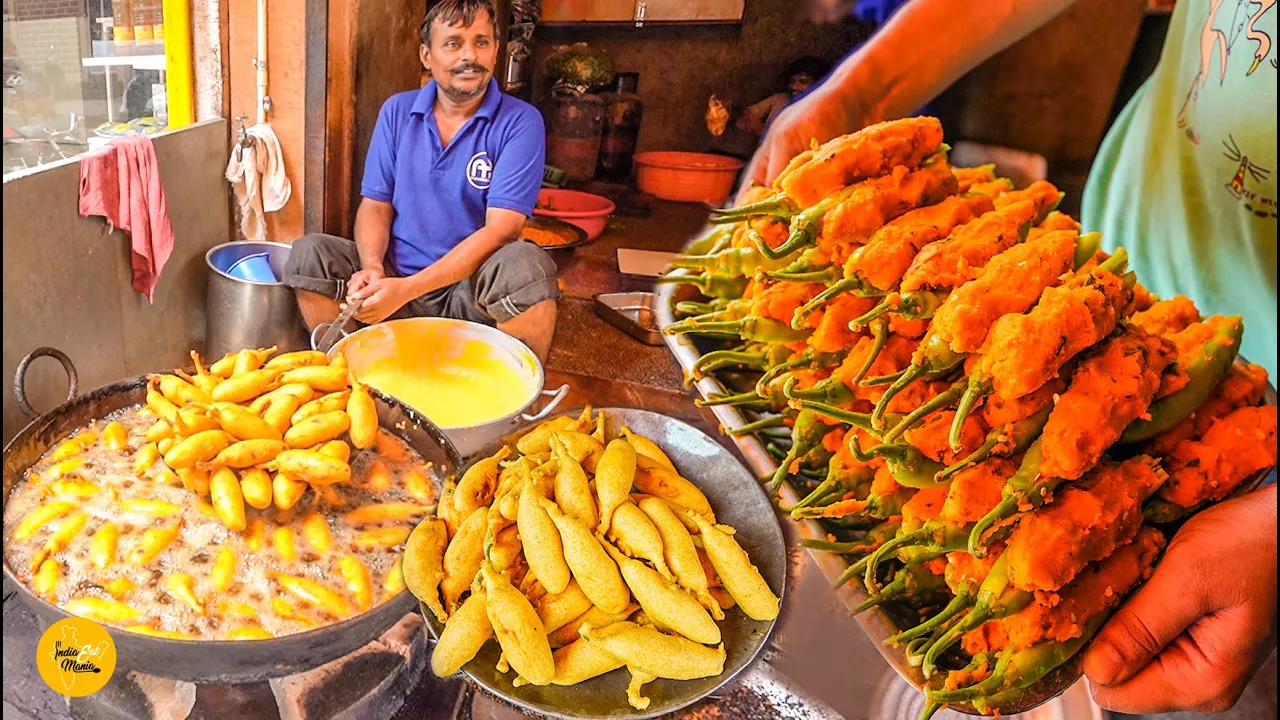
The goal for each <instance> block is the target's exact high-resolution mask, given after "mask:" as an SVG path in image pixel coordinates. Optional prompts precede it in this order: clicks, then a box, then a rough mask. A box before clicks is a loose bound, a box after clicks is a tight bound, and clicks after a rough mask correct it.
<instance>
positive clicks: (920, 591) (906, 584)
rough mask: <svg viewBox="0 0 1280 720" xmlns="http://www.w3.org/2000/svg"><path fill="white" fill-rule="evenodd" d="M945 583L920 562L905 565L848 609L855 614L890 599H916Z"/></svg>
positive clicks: (931, 593)
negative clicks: (864, 598)
mask: <svg viewBox="0 0 1280 720" xmlns="http://www.w3.org/2000/svg"><path fill="white" fill-rule="evenodd" d="M945 585H946V583H944V582H943V579H942V576H941V575H936V574H934V573H933V572H931V571H930V570H929V568H927V567H926V566H924V565H922V564H915V565H907V566H906V567H904V568H902V569H901V570H899V571H898V572H897V573H895V574H894V576H893V580H891V581H890V582H888V583H886V584H885V585H884V587H882V588H880V591H879V592H878V593H876V594H875V595H872V596H871V597H869V598H867V599H866V600H864V601H862V602H861V603H859V604H858V606H857V607H855V608H853V609H852V610H850V611H849V614H850V615H857V614H858V613H861V612H865V611H867V610H870V609H871V608H873V607H875V606H877V605H881V604H883V603H885V602H888V601H890V600H898V599H911V600H918V599H922V598H928V597H930V596H933V595H936V594H937V593H938V591H940V590H941V589H942V588H943V587H945Z"/></svg>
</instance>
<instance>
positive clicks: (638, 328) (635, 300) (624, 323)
mask: <svg viewBox="0 0 1280 720" xmlns="http://www.w3.org/2000/svg"><path fill="white" fill-rule="evenodd" d="M653 304H654V295H653V293H651V292H620V293H603V294H600V295H596V297H595V310H596V314H597V315H599V316H600V317H602V318H604V320H605V322H607V323H609V324H610V325H613V326H614V327H616V328H618V329H619V330H621V331H622V332H624V333H626V334H628V335H630V336H631V337H633V338H635V339H636V340H639V341H640V342H642V343H644V344H645V345H662V344H663V343H664V341H663V339H662V330H661V327H662V325H661V320H660V318H659V317H658V314H657V312H655V311H654V307H653Z"/></svg>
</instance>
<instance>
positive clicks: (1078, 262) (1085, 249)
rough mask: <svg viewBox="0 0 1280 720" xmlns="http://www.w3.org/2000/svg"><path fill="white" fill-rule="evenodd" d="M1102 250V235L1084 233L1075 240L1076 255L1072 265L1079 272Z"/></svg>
mask: <svg viewBox="0 0 1280 720" xmlns="http://www.w3.org/2000/svg"><path fill="white" fill-rule="evenodd" d="M1100 249H1102V233H1096V232H1091V233H1085V234H1083V235H1081V236H1079V237H1077V238H1076V255H1075V258H1074V262H1073V263H1072V264H1073V266H1074V267H1075V269H1076V270H1079V269H1080V268H1081V267H1083V266H1084V264H1085V263H1087V262H1089V259H1090V258H1092V257H1093V256H1094V255H1096V254H1098V250H1100Z"/></svg>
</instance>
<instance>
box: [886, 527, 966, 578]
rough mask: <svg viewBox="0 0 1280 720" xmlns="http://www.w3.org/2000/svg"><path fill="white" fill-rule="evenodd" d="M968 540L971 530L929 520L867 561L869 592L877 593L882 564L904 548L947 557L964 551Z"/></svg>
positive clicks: (899, 536)
mask: <svg viewBox="0 0 1280 720" xmlns="http://www.w3.org/2000/svg"><path fill="white" fill-rule="evenodd" d="M968 539H969V528H967V527H960V528H956V527H952V526H950V525H947V524H946V523H944V522H940V521H938V520H929V521H928V522H926V523H924V525H922V526H921V527H920V528H919V529H918V530H914V531H911V532H905V533H902V534H901V535H898V536H897V537H895V538H894V539H892V540H890V541H889V542H887V543H885V544H884V545H881V546H880V549H878V550H876V551H875V553H873V554H872V555H871V559H870V560H868V561H867V568H866V576H865V577H864V578H863V581H864V582H865V583H866V585H867V591H868V592H871V593H874V592H876V570H877V568H879V566H880V563H881V562H883V561H884V559H885V558H887V557H889V556H890V554H891V553H896V552H898V550H900V549H903V548H907V547H914V548H922V549H923V550H924V551H926V552H929V553H934V554H942V555H945V554H946V553H949V552H955V551H957V550H963V549H964V546H965V542H966V541H968Z"/></svg>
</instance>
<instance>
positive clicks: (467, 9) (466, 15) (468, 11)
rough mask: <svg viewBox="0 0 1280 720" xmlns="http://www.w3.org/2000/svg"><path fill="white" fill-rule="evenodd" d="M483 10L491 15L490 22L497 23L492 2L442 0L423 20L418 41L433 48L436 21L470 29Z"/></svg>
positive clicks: (485, 0) (432, 7) (487, 0)
mask: <svg viewBox="0 0 1280 720" xmlns="http://www.w3.org/2000/svg"><path fill="white" fill-rule="evenodd" d="M481 10H483V11H484V12H487V13H489V20H490V21H491V22H495V23H496V22H497V19H498V15H497V13H495V12H494V11H493V2H492V1H491V0H440V2H437V3H436V4H434V5H432V6H431V9H430V10H428V11H427V16H426V17H425V18H423V19H422V27H421V28H420V29H419V30H418V39H419V40H421V41H422V44H423V45H426V46H428V47H430V46H431V24H432V23H434V22H435V21H436V20H439V21H440V22H442V23H444V24H445V25H448V26H453V25H458V24H461V25H462V26H463V27H470V26H471V23H473V22H475V21H476V14H477V13H479V12H480V11H481Z"/></svg>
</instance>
